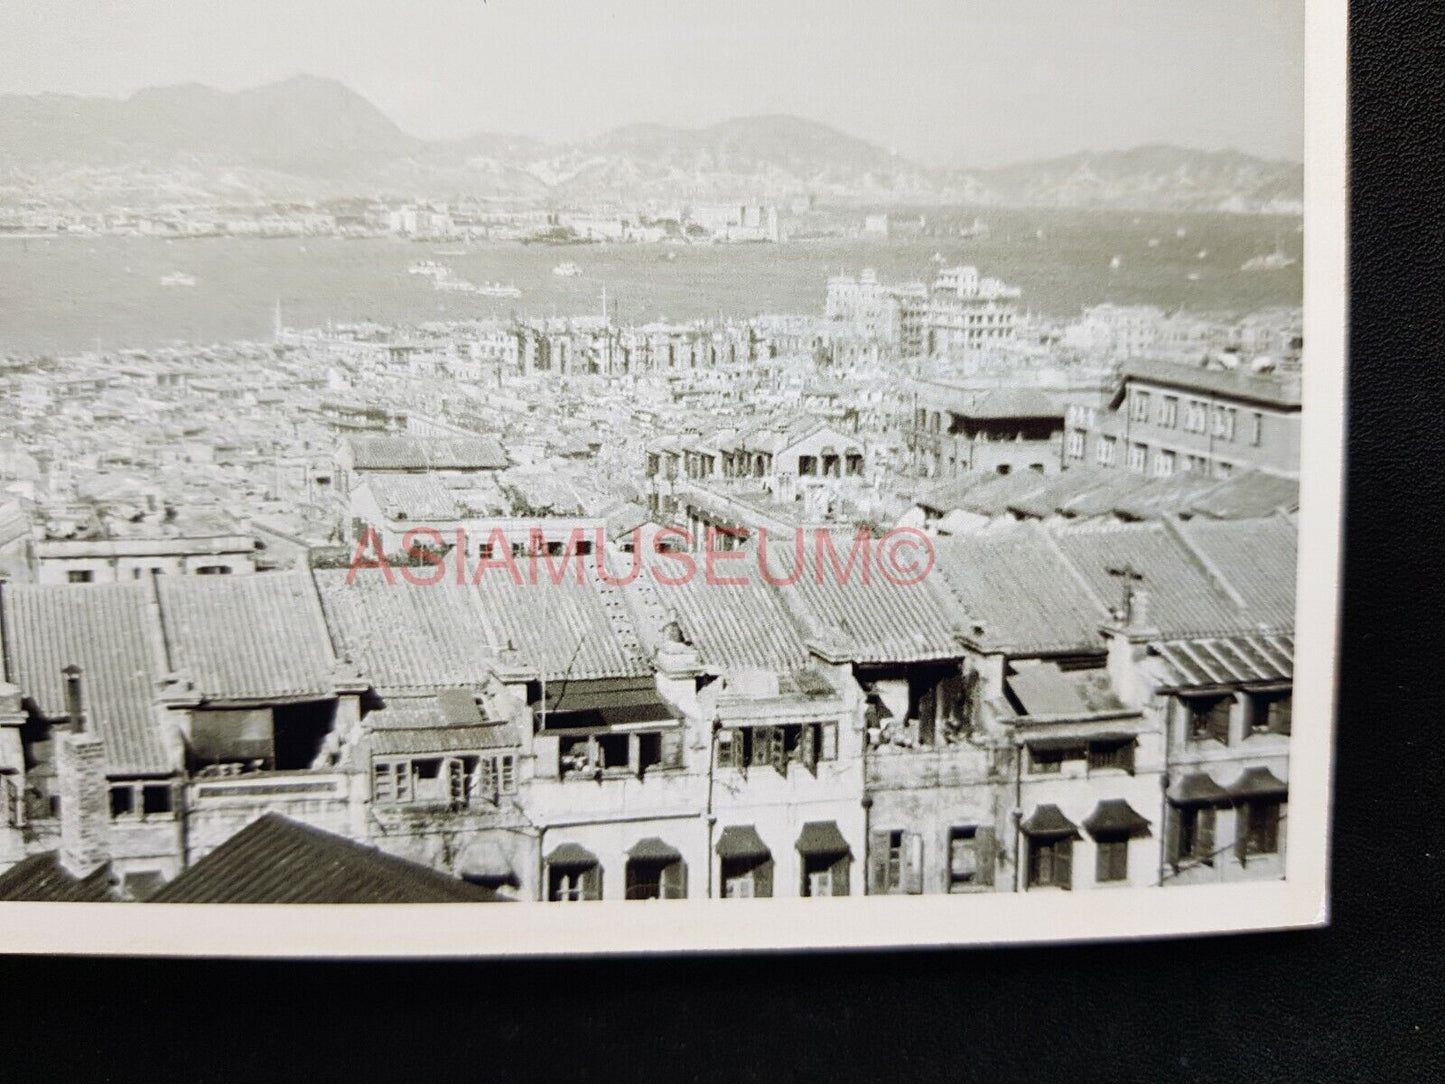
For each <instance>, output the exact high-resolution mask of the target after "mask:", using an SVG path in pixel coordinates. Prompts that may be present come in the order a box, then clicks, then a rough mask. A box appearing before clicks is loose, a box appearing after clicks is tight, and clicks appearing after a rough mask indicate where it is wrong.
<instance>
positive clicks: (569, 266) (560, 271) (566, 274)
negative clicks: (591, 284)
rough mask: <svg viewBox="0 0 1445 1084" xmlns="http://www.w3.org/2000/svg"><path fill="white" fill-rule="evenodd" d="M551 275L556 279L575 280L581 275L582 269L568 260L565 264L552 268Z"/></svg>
mask: <svg viewBox="0 0 1445 1084" xmlns="http://www.w3.org/2000/svg"><path fill="white" fill-rule="evenodd" d="M552 274H554V275H556V276H557V277H558V278H576V277H577V276H578V275H580V274H582V268H580V267H578V266H577V265H576V264H575V263H573V262H572V261H571V260H568V261H566V262H565V263H559V264H558V265H557V266H556V267H554V268H552Z"/></svg>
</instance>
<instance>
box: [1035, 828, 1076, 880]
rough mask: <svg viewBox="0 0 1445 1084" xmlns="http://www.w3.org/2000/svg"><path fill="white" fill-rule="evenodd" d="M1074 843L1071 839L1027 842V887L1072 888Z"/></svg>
mask: <svg viewBox="0 0 1445 1084" xmlns="http://www.w3.org/2000/svg"><path fill="white" fill-rule="evenodd" d="M1073 867H1074V841H1073V840H1072V839H1067V838H1066V839H1051V840H1030V841H1029V887H1030V888H1049V887H1053V888H1072V887H1073V879H1074V877H1073Z"/></svg>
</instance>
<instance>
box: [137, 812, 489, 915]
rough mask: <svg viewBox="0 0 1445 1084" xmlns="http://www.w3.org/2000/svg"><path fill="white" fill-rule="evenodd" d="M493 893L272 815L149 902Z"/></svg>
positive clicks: (445, 898) (469, 897)
mask: <svg viewBox="0 0 1445 1084" xmlns="http://www.w3.org/2000/svg"><path fill="white" fill-rule="evenodd" d="M496 898H497V897H496V894H495V893H494V892H492V891H490V890H489V889H485V888H480V887H478V886H476V885H472V884H468V883H467V882H466V881H462V880H458V879H457V878H455V877H450V876H448V875H446V874H445V873H440V872H438V871H436V870H434V869H431V868H429V867H427V866H423V865H420V864H419V863H416V862H408V861H407V860H406V859H404V858H397V857H395V856H394V855H389V854H384V853H382V852H381V851H378V850H375V849H373V848H371V847H367V846H364V845H362V844H360V843H356V842H354V841H353V840H349V839H346V838H344V837H342V836H338V835H334V834H333V833H331V832H325V831H322V830H321V829H320V828H315V827H312V826H311V825H308V824H301V823H300V822H298V821H293V820H291V819H290V818H288V817H283V816H282V815H281V814H279V813H267V814H266V815H264V816H263V817H261V818H260V819H259V820H257V821H254V822H252V823H251V824H250V825H248V826H247V827H245V828H243V829H241V831H239V832H237V833H236V834H235V835H234V836H232V837H231V838H230V839H228V840H226V842H224V843H222V844H221V845H220V846H219V847H217V848H216V849H215V850H214V851H212V852H211V853H210V854H208V855H206V856H205V857H204V858H202V859H201V860H200V861H199V862H197V863H196V864H195V865H194V866H191V867H190V869H188V870H186V871H185V872H184V873H182V874H181V875H180V876H179V877H177V878H176V879H175V880H173V881H171V882H170V884H168V885H166V886H165V887H164V888H162V889H160V890H159V891H158V892H156V894H155V895H153V896H152V897H151V898H150V900H149V901H148V902H150V903H486V902H489V901H492V900H495V899H496Z"/></svg>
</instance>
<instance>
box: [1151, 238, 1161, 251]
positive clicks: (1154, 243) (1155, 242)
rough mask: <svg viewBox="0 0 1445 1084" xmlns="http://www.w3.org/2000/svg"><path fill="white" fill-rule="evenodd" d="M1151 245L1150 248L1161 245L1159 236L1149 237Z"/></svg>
mask: <svg viewBox="0 0 1445 1084" xmlns="http://www.w3.org/2000/svg"><path fill="white" fill-rule="evenodd" d="M1149 247H1150V248H1158V247H1159V238H1157V237H1151V238H1149Z"/></svg>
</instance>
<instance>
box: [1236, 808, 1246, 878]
mask: <svg viewBox="0 0 1445 1084" xmlns="http://www.w3.org/2000/svg"><path fill="white" fill-rule="evenodd" d="M1234 857H1236V858H1238V859H1239V861H1240V863H1241V864H1243V863H1244V862H1247V861H1248V860H1249V804H1248V803H1246V802H1241V803H1239V804H1238V805H1237V806H1235V807H1234Z"/></svg>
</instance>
